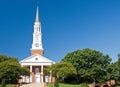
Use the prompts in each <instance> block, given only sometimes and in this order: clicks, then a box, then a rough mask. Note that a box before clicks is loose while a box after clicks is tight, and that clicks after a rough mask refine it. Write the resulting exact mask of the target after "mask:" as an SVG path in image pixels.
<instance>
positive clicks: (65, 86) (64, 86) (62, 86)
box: [48, 83, 81, 87]
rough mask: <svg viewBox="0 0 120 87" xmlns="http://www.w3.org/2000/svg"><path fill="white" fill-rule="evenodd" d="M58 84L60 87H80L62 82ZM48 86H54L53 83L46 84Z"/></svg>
mask: <svg viewBox="0 0 120 87" xmlns="http://www.w3.org/2000/svg"><path fill="white" fill-rule="evenodd" d="M59 85H60V87H81V86H80V85H73V84H63V83H60V84H59ZM48 87H54V84H48Z"/></svg>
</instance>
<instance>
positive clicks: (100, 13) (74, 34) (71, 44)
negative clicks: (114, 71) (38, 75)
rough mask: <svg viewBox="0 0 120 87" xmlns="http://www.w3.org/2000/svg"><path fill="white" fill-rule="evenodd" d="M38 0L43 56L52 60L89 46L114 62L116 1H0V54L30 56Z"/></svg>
mask: <svg viewBox="0 0 120 87" xmlns="http://www.w3.org/2000/svg"><path fill="white" fill-rule="evenodd" d="M37 2H38V6H39V14H40V21H41V24H42V37H43V38H42V40H43V41H42V42H43V48H44V52H45V54H44V56H45V57H46V58H49V59H51V60H53V61H55V62H59V61H61V59H62V58H64V56H65V55H66V54H67V53H69V52H73V51H75V50H78V49H81V50H82V49H84V48H91V49H94V50H98V51H100V52H102V53H103V54H104V55H106V54H108V55H109V56H110V57H111V58H112V61H113V62H115V61H117V58H118V57H117V55H118V54H119V53H120V0H0V54H4V55H7V56H12V57H17V58H18V59H19V61H20V60H22V59H24V58H26V57H28V56H30V55H31V54H30V53H31V52H30V49H31V46H32V33H33V25H34V21H35V15H36V4H37Z"/></svg>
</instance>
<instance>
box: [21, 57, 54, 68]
mask: <svg viewBox="0 0 120 87" xmlns="http://www.w3.org/2000/svg"><path fill="white" fill-rule="evenodd" d="M54 63H55V62H54V61H52V60H50V59H48V58H45V57H44V56H41V55H32V56H29V57H27V58H25V59H23V60H21V61H20V64H21V65H26V66H27V65H46V66H48V65H52V64H54Z"/></svg>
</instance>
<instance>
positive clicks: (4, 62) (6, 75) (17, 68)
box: [0, 55, 29, 83]
mask: <svg viewBox="0 0 120 87" xmlns="http://www.w3.org/2000/svg"><path fill="white" fill-rule="evenodd" d="M24 72H25V73H24ZM21 74H22V75H23V74H24V75H26V74H27V75H28V74H29V71H28V69H26V68H24V67H21V65H20V64H19V62H18V60H17V58H12V57H9V56H5V55H0V82H2V80H4V79H5V81H6V82H5V83H17V81H18V77H19V75H21Z"/></svg>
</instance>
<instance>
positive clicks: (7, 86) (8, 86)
mask: <svg viewBox="0 0 120 87" xmlns="http://www.w3.org/2000/svg"><path fill="white" fill-rule="evenodd" d="M12 86H13V85H6V87H12ZM0 87H1V85H0Z"/></svg>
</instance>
